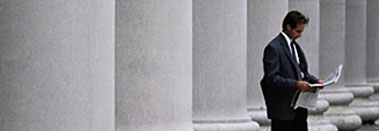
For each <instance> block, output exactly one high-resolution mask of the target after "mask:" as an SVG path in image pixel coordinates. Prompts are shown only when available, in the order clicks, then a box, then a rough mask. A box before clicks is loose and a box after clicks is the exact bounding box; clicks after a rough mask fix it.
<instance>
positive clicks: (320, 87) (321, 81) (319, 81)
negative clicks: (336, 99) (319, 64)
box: [317, 80, 324, 89]
mask: <svg viewBox="0 0 379 131" xmlns="http://www.w3.org/2000/svg"><path fill="white" fill-rule="evenodd" d="M317 83H319V84H323V83H324V81H323V80H318V81H317ZM317 88H319V89H323V88H324V87H323V86H319V87H317Z"/></svg>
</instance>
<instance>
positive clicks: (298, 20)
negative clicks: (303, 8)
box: [282, 10, 309, 30]
mask: <svg viewBox="0 0 379 131" xmlns="http://www.w3.org/2000/svg"><path fill="white" fill-rule="evenodd" d="M308 22H309V18H308V17H305V16H304V15H303V14H301V13H300V12H299V11H297V10H293V11H290V12H288V14H287V15H286V17H284V20H283V25H282V29H283V30H286V26H287V25H288V24H289V25H290V26H291V29H293V28H296V26H297V24H308Z"/></svg>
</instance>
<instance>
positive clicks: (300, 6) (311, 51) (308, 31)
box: [289, 0, 337, 131]
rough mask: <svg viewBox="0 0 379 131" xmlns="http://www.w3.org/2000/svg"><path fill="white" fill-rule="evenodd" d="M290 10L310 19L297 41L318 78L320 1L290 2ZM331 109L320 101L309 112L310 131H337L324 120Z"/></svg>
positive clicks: (326, 103)
mask: <svg viewBox="0 0 379 131" xmlns="http://www.w3.org/2000/svg"><path fill="white" fill-rule="evenodd" d="M289 10H299V11H300V12H302V13H303V14H304V15H306V16H308V17H309V18H310V22H309V24H308V25H307V26H306V28H305V30H304V32H303V35H302V37H301V38H299V39H298V40H297V42H298V43H299V44H300V46H301V47H302V49H303V50H304V52H305V55H306V57H307V62H308V71H309V72H310V73H311V74H313V75H315V76H316V77H318V73H319V66H318V65H319V57H320V54H319V48H320V47H319V46H320V0H289ZM320 79H321V78H320ZM328 109H329V102H328V101H326V100H324V99H318V101H317V105H316V109H315V110H309V114H310V115H309V118H308V123H309V130H310V131H336V130H337V127H336V126H334V125H333V124H331V123H330V121H329V120H326V119H325V118H323V113H324V112H325V111H327V110H328Z"/></svg>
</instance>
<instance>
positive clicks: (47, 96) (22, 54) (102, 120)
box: [0, 0, 114, 131]
mask: <svg viewBox="0 0 379 131" xmlns="http://www.w3.org/2000/svg"><path fill="white" fill-rule="evenodd" d="M0 3H1V4H0V9H1V13H0V68H1V69H0V105H1V106H0V130H1V131H74V130H76V131H78V130H80V131H105V130H106V131H111V130H114V43H113V42H114V25H113V23H114V1H109V0H100V1H95V2H94V1H89V0H83V1H81V2H77V1H64V2H63V1H50V0H30V1H23V0H12V1H5V0H1V1H0Z"/></svg>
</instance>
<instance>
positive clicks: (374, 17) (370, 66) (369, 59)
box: [366, 0, 379, 100]
mask: <svg viewBox="0 0 379 131" xmlns="http://www.w3.org/2000/svg"><path fill="white" fill-rule="evenodd" d="M378 21H379V1H377V0H367V27H368V28H367V43H366V45H367V47H366V77H367V81H368V83H369V84H370V85H372V86H373V87H374V91H375V94H374V95H372V96H371V97H370V99H374V100H379V70H378V67H379V59H378V57H377V56H379V23H378Z"/></svg>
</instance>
